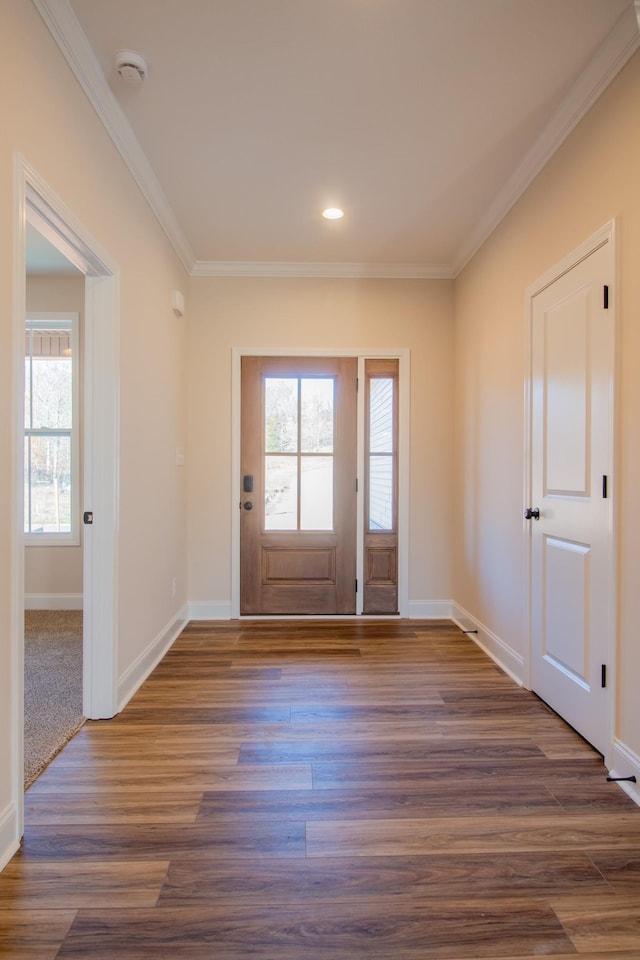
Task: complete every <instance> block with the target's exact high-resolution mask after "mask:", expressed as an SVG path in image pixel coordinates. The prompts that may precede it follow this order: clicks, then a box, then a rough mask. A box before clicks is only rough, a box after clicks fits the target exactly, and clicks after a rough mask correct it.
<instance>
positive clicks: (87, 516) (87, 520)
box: [82, 510, 93, 526]
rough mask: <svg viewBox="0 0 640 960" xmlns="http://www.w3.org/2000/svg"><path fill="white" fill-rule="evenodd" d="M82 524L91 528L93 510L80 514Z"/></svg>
mask: <svg viewBox="0 0 640 960" xmlns="http://www.w3.org/2000/svg"><path fill="white" fill-rule="evenodd" d="M82 522H83V523H84V524H86V526H91V524H92V523H93V510H85V512H84V513H83V514H82Z"/></svg>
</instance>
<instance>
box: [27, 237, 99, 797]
mask: <svg viewBox="0 0 640 960" xmlns="http://www.w3.org/2000/svg"><path fill="white" fill-rule="evenodd" d="M25 263H26V308H27V314H26V324H25V336H24V343H25V361H24V385H25V391H24V453H25V456H24V484H23V489H24V536H25V551H24V574H25V642H24V651H25V660H24V677H25V693H24V783H25V789H26V788H27V787H29V786H30V784H31V783H32V782H33V781H34V780H35V779H36V778H37V777H38V776H39V775H40V773H41V772H42V771H43V770H44V768H45V767H46V766H47V764H48V763H49V761H50V760H51V759H53V757H54V756H55V755H56V753H58V752H59V750H60V749H62V747H63V746H64V745H65V743H66V742H67V741H68V740H69V739H71V737H72V736H73V735H74V734H75V733H76V732H77V730H78V729H79V728H80V727H81V726H82V724H83V723H84V714H83V636H82V617H83V614H82V608H83V583H82V572H83V557H82V554H83V532H84V531H83V526H82V523H81V516H80V505H81V503H82V501H83V498H82V473H83V471H82V449H83V444H82V420H83V416H82V413H83V411H82V379H83V370H82V345H83V343H84V334H83V326H84V324H83V314H84V300H85V278H84V274H83V273H82V272H81V271H80V270H79V269H78V268H77V267H76V266H75V264H72V263H71V261H70V260H68V259H67V258H66V257H65V256H64V255H63V254H62V253H60V252H59V251H58V250H57V249H56V248H55V247H54V246H53V245H52V244H51V243H49V241H48V240H47V239H46V238H45V237H43V236H42V234H40V233H39V232H38V231H37V229H36V228H35V227H34V226H32V225H31V224H30V223H29V222H28V223H27V228H26V256H25Z"/></svg>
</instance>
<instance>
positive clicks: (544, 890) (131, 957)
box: [0, 621, 640, 960]
mask: <svg viewBox="0 0 640 960" xmlns="http://www.w3.org/2000/svg"><path fill="white" fill-rule="evenodd" d="M542 956H544V957H547V958H551V960H561V958H567V957H576V956H583V957H585V958H588V960H605V958H609V960H613V958H615V960H632V958H633V960H638V958H640V809H639V808H638V807H637V806H636V805H635V804H634V803H633V802H632V801H631V800H630V799H629V798H628V797H627V796H626V795H625V794H624V793H623V792H622V790H620V788H619V787H617V786H616V785H615V784H609V783H607V782H606V770H605V768H604V766H603V764H602V760H601V758H600V757H599V756H598V755H597V754H596V753H595V752H594V751H593V750H592V749H591V748H590V747H589V746H588V745H587V744H585V743H584V741H583V740H582V739H581V738H580V737H579V736H577V734H575V733H574V732H573V731H572V730H571V729H570V728H569V727H567V726H566V725H565V724H564V723H563V722H562V721H561V720H560V719H559V718H558V717H556V715H555V714H553V713H552V712H551V711H550V710H549V709H548V708H547V707H546V706H545V705H544V704H543V703H541V701H539V700H538V699H537V697H535V696H534V695H533V694H530V693H528V692H527V691H524V690H521V689H520V688H519V687H517V685H516V684H514V683H513V681H511V680H510V679H509V678H508V677H507V676H505V675H504V674H503V673H502V672H501V671H500V670H499V669H498V668H497V667H496V666H495V665H494V664H493V663H492V661H490V660H489V659H488V658H487V657H485V656H484V655H483V653H482V652H481V651H480V650H479V649H478V648H477V647H476V646H475V645H474V644H473V643H472V641H470V640H469V639H468V638H467V637H466V636H464V635H463V634H462V633H461V632H460V631H459V630H458V629H457V628H456V627H455V626H453V625H452V624H450V623H448V622H445V621H442V622H418V621H393V622H385V621H362V622H354V621H344V622H342V621H325V622H320V621H304V622H300V621H287V622H276V621H269V622H260V621H251V622H232V623H193V624H190V625H189V626H188V627H187V629H186V630H185V631H184V633H183V634H182V636H181V637H180V638H179V639H178V641H177V642H176V644H175V646H174V647H173V649H172V650H171V651H170V652H169V654H168V655H167V656H166V657H165V659H164V660H163V662H162V663H161V664H160V665H159V666H158V668H157V669H156V670H155V672H154V673H153V675H152V676H151V677H150V679H149V680H148V681H147V682H146V683H145V684H144V686H143V687H142V688H141V689H140V690H139V691H138V693H137V694H136V696H135V697H134V699H133V701H132V702H131V704H130V705H129V706H128V707H127V709H126V710H125V711H124V712H123V713H122V714H121V715H120V716H119V717H117V718H115V719H114V720H112V721H102V722H98V723H87V724H86V725H85V726H84V727H83V729H82V730H81V731H80V733H79V734H78V735H77V736H76V737H75V739H74V740H73V741H72V742H71V743H70V744H68V746H67V747H66V748H65V749H64V751H63V752H62V753H61V754H60V755H59V756H58V757H57V758H56V759H55V760H54V762H53V763H52V764H51V765H50V766H49V767H48V769H47V770H46V771H45V772H44V773H43V775H42V776H41V777H40V778H39V780H37V781H36V783H35V784H34V785H33V786H32V787H31V788H30V790H29V791H28V793H27V795H26V832H25V839H24V844H23V847H22V849H21V851H20V852H19V853H18V855H17V856H16V857H15V858H14V859H13V860H12V862H11V863H10V864H9V865H8V866H7V868H6V869H5V871H4V872H3V873H2V874H1V875H0V957H2V958H15V960H18V958H29V960H53V958H61V960H62V958H68V957H69V958H70V957H81V958H90V960H102V958H104V960H116V958H117V960H142V958H147V960H148V958H153V960H162V958H176V957H179V958H185V960H205V958H206V960H329V958H330V960H430V958H447V960H466V958H471V957H476V958H477V957H484V958H493V960H516V958H518V960H533V958H539V957H542Z"/></svg>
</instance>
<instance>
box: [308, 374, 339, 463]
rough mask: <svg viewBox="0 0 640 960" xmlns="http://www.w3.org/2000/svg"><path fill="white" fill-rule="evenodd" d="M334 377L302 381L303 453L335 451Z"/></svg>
mask: <svg viewBox="0 0 640 960" xmlns="http://www.w3.org/2000/svg"><path fill="white" fill-rule="evenodd" d="M333 390H334V381H333V378H320V377H316V378H313V379H312V378H305V379H302V380H301V381H300V409H301V417H300V421H301V422H300V427H301V444H300V448H301V450H302V451H303V453H332V452H333V405H334V399H333Z"/></svg>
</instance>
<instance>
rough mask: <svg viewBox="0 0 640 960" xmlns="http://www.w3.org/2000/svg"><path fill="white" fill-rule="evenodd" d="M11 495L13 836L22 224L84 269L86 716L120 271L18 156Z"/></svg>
mask: <svg viewBox="0 0 640 960" xmlns="http://www.w3.org/2000/svg"><path fill="white" fill-rule="evenodd" d="M14 198H15V202H14V251H13V252H14V278H13V289H14V317H13V321H14V337H13V342H14V347H13V416H12V423H13V437H12V460H13V470H12V473H13V495H12V542H11V555H12V557H11V560H12V562H11V570H12V576H13V581H12V586H11V651H12V663H13V668H12V676H11V717H12V734H11V737H12V774H11V776H12V797H13V803H14V809H15V811H16V822H17V828H18V837H17V839H19V837H20V836H21V835H22V832H23V798H24V786H23V783H24V772H23V762H24V759H23V749H24V741H23V738H24V706H23V702H24V701H23V697H24V533H23V520H22V518H23V496H24V493H23V472H24V461H23V430H22V422H23V421H22V418H21V411H22V410H23V405H24V321H25V315H26V289H25V276H26V262H25V224H26V222H27V220H28V221H29V222H30V223H32V224H33V225H34V226H36V227H37V229H38V230H39V231H40V232H41V233H42V234H43V235H44V236H46V238H47V239H48V240H49V241H50V242H51V243H52V244H53V246H55V247H56V248H57V249H58V250H60V251H61V252H62V253H63V254H64V255H65V256H66V257H67V258H68V259H69V260H71V262H72V263H74V264H75V265H76V266H77V267H78V269H79V270H80V271H81V272H82V273H84V274H85V277H86V280H85V291H86V292H85V332H86V351H85V365H86V367H85V373H86V375H85V397H84V414H85V438H84V462H85V477H84V507H83V509H85V510H92V511H93V512H94V514H95V516H96V520H97V522H96V523H95V524H94V526H93V527H85V543H84V568H83V577H84V610H85V626H84V650H83V658H84V697H83V700H84V703H83V708H84V713H85V715H86V716H87V717H90V718H92V719H98V718H101V717H110V716H113V715H114V713H115V712H116V711H117V611H118V605H117V600H118V597H117V531H118V522H117V521H118V457H119V439H118V424H119V410H118V382H119V351H118V331H119V271H118V267H117V265H116V264H115V263H114V262H113V261H112V260H111V258H110V257H109V256H108V254H106V253H105V252H104V251H103V250H102V249H101V248H100V246H99V244H98V243H97V242H96V241H95V240H94V239H93V237H92V236H91V235H90V234H89V233H88V231H87V230H85V228H84V227H83V225H82V224H81V223H80V222H79V221H78V220H77V219H76V218H75V216H74V215H73V214H72V213H71V211H70V210H69V209H68V208H67V207H66V206H65V204H64V203H63V202H62V200H60V198H59V197H58V196H57V195H56V194H55V193H54V192H53V190H51V188H50V187H49V186H48V184H47V183H46V182H45V181H44V180H43V179H42V178H41V177H40V176H39V174H38V173H36V171H35V170H34V169H33V168H32V167H31V166H30V165H29V164H28V163H27V162H26V160H25V159H24V157H22V156H21V155H19V154H18V155H16V158H15V164H14Z"/></svg>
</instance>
